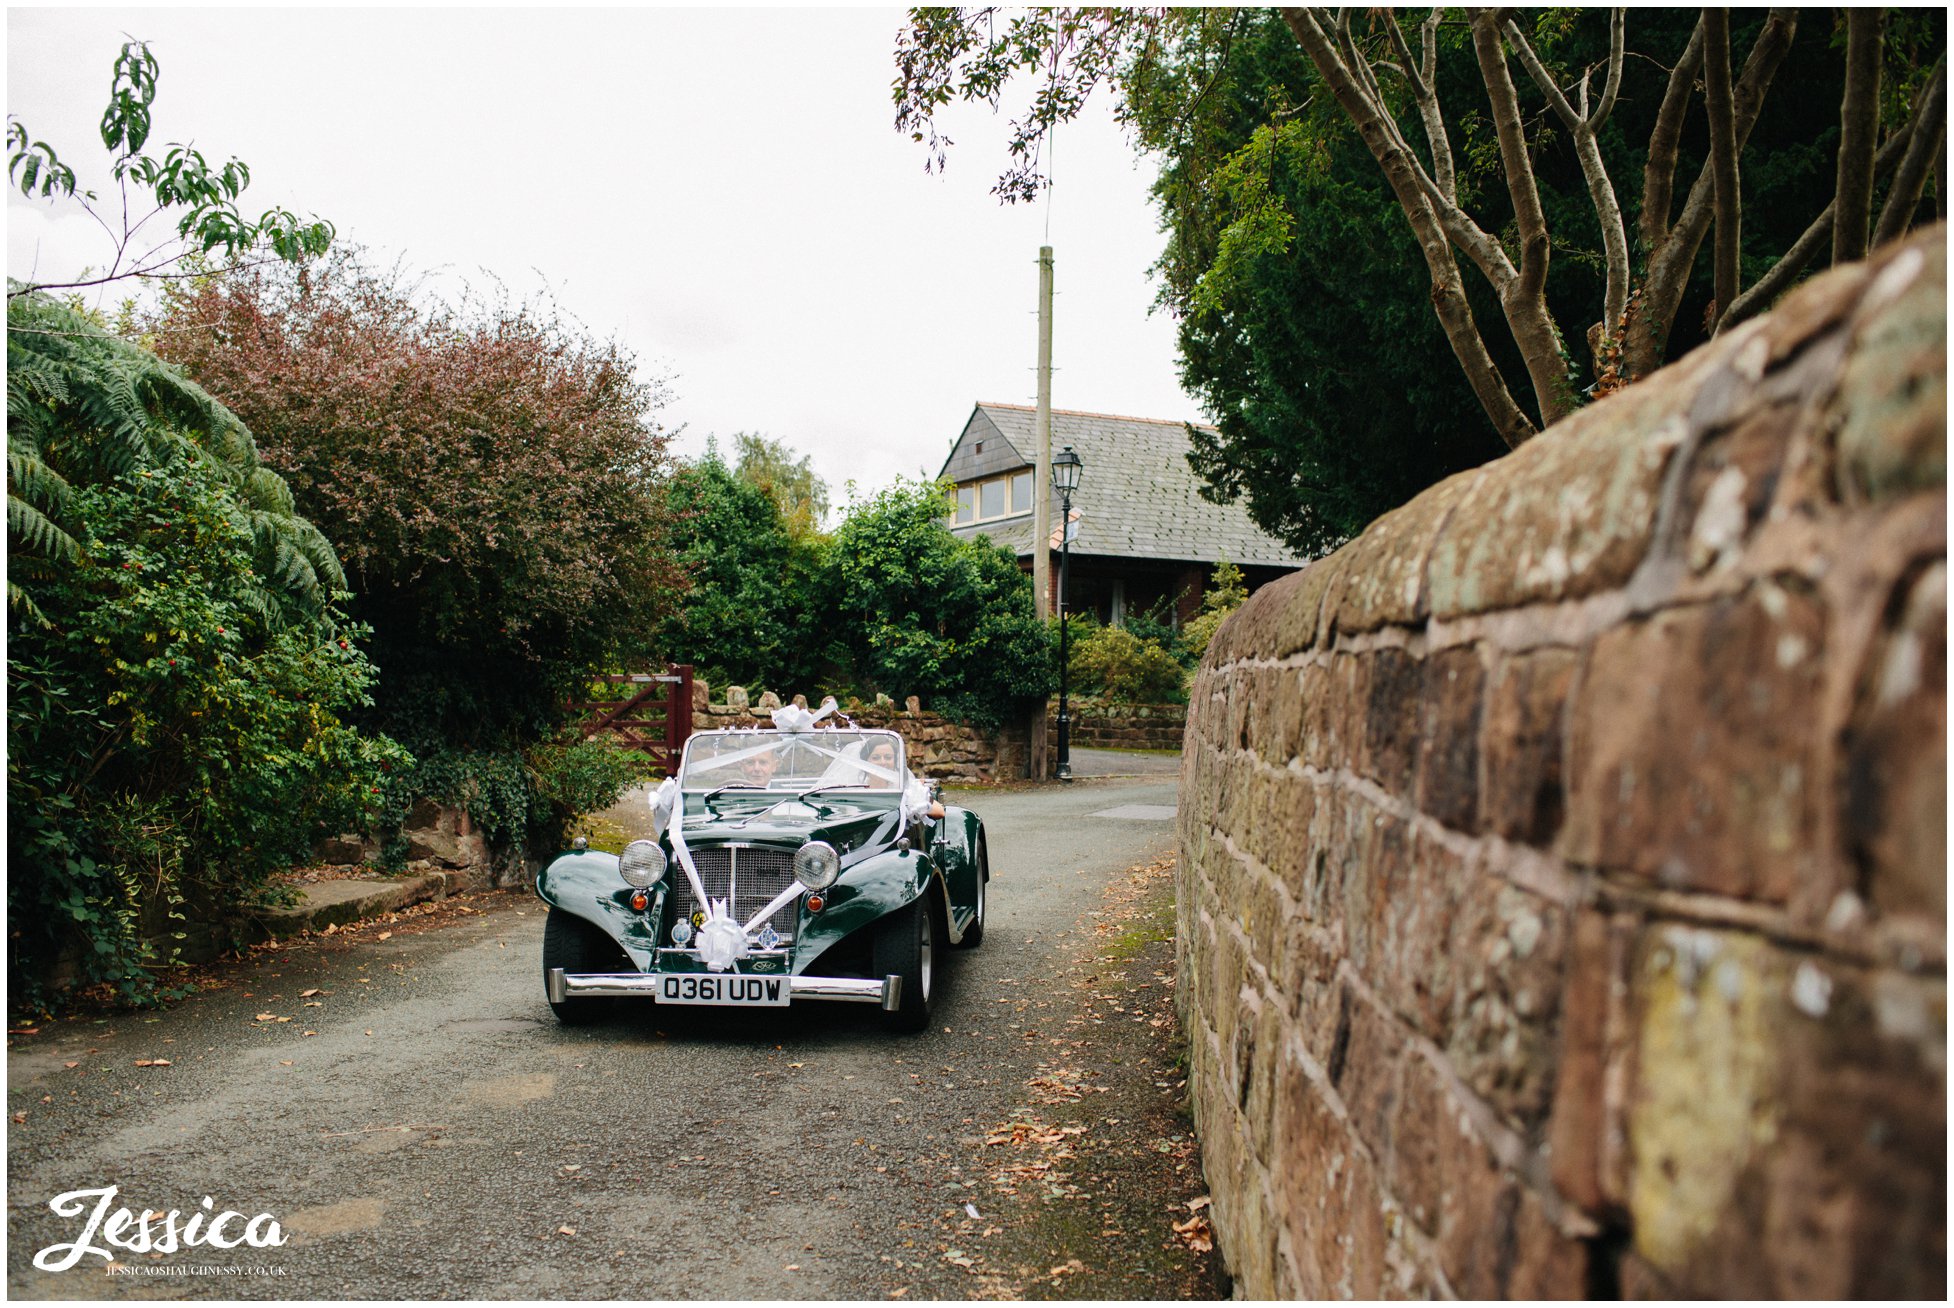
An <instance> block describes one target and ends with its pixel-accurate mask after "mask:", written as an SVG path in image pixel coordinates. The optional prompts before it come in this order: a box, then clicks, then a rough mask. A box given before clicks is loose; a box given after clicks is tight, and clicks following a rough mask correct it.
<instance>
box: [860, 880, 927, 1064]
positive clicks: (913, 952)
mask: <svg viewBox="0 0 1954 1308" xmlns="http://www.w3.org/2000/svg"><path fill="white" fill-rule="evenodd" d="M929 893H930V892H928V891H925V892H924V895H923V897H922V898H920V899H917V900H915V901H914V902H912V903H911V904H909V905H908V906H907V907H904V908H899V909H897V910H896V911H895V912H893V913H891V914H889V915H888V916H887V917H885V918H883V919H882V922H881V924H880V925H879V926H877V927H876V930H875V947H874V950H873V957H874V960H875V975H876V977H877V978H881V977H885V976H890V975H894V976H899V977H901V978H902V995H901V998H900V1000H899V1006H898V1007H897V1009H896V1010H895V1011H894V1012H893V1013H891V1012H887V1011H885V1012H884V1013H883V1014H882V1020H883V1022H884V1024H885V1025H887V1026H888V1028H889V1029H890V1030H891V1031H900V1032H903V1033H905V1034H909V1033H913V1032H916V1031H921V1030H922V1029H923V1028H925V1027H927V1026H928V1025H929V1024H930V1003H931V1001H932V1000H933V999H935V997H936V995H935V986H936V964H937V962H938V959H937V957H936V940H937V931H936V914H935V913H933V912H931V911H930V903H929V898H928V896H929Z"/></svg>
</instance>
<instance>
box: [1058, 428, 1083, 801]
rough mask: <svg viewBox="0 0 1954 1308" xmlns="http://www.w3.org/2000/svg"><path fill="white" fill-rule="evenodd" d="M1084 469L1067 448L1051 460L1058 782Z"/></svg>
mask: <svg viewBox="0 0 1954 1308" xmlns="http://www.w3.org/2000/svg"><path fill="white" fill-rule="evenodd" d="M1084 468H1085V465H1084V464H1083V463H1080V462H1079V456H1078V455H1077V454H1074V453H1073V452H1072V447H1071V446H1070V445H1068V446H1066V447H1065V449H1064V450H1063V451H1062V452H1060V453H1059V454H1058V455H1056V456H1054V457H1053V459H1052V488H1053V489H1054V490H1056V491H1057V492H1058V498H1059V515H1058V539H1059V549H1058V779H1059V780H1060V781H1070V780H1071V779H1072V715H1071V714H1070V713H1069V712H1067V711H1066V710H1067V705H1066V694H1065V692H1066V689H1067V682H1068V674H1069V673H1070V671H1071V642H1070V640H1069V639H1068V637H1069V635H1070V632H1069V631H1068V628H1069V626H1070V624H1069V623H1068V622H1067V621H1066V619H1067V616H1068V615H1067V614H1066V611H1065V583H1066V580H1067V578H1068V576H1069V575H1070V573H1071V571H1072V492H1074V491H1076V490H1078V489H1079V474H1080V472H1081V471H1083V470H1084Z"/></svg>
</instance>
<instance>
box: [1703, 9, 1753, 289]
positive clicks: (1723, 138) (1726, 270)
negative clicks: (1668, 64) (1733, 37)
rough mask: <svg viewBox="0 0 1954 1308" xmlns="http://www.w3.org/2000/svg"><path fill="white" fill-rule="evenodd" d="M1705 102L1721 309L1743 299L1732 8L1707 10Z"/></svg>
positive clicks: (1716, 269) (1704, 14) (1704, 17)
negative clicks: (1739, 280) (1739, 268)
mask: <svg viewBox="0 0 1954 1308" xmlns="http://www.w3.org/2000/svg"><path fill="white" fill-rule="evenodd" d="M1703 108H1704V110H1705V111H1706V112H1707V113H1708V114H1709V117H1710V182H1711V186H1710V195H1711V200H1712V207H1713V208H1714V209H1715V211H1716V243H1715V246H1714V252H1713V260H1714V262H1713V267H1714V269H1715V276H1714V285H1715V287H1716V290H1715V295H1716V311H1717V312H1719V313H1721V312H1722V311H1723V310H1725V309H1727V308H1729V307H1730V306H1731V305H1733V304H1735V303H1736V302H1737V255H1738V251H1739V249H1740V245H1741V238H1742V235H1743V196H1742V194H1741V193H1740V192H1739V190H1738V182H1737V111H1736V107H1735V105H1734V104H1733V103H1732V101H1731V90H1730V11H1729V10H1728V9H1705V10H1704V11H1703Z"/></svg>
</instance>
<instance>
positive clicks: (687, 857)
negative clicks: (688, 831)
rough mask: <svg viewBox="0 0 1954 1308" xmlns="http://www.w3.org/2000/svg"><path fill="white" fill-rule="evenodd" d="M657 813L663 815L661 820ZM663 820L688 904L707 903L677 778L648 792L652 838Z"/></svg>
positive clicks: (668, 778) (666, 780)
mask: <svg viewBox="0 0 1954 1308" xmlns="http://www.w3.org/2000/svg"><path fill="white" fill-rule="evenodd" d="M660 814H663V815H664V817H663V818H662V819H661V817H660ZM667 820H669V821H670V823H671V833H672V853H674V854H676V855H677V856H678V865H679V866H680V867H681V868H683V869H684V870H685V879H686V881H687V882H688V883H689V884H690V885H691V887H692V902H693V903H695V904H707V903H710V902H711V901H709V900H708V899H707V898H706V883H705V882H704V881H702V880H700V879H699V869H698V868H697V867H696V866H694V865H693V862H692V851H691V849H690V848H688V847H687V845H686V843H685V796H684V795H683V794H682V793H680V791H679V788H678V778H677V777H666V778H665V779H664V780H663V781H662V782H660V783H659V785H658V789H656V790H654V791H652V792H651V825H652V832H653V834H654V835H655V834H657V832H658V830H659V828H660V827H662V826H664V824H665V821H667ZM719 970H721V971H723V970H724V969H719Z"/></svg>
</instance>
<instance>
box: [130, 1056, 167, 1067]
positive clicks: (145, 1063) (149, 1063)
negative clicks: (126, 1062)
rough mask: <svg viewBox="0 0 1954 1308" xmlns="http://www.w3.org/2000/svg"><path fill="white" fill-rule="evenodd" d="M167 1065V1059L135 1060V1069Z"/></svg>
mask: <svg viewBox="0 0 1954 1308" xmlns="http://www.w3.org/2000/svg"><path fill="white" fill-rule="evenodd" d="M169 1065H170V1060H169V1059H167V1058H138V1059H137V1060H136V1066H137V1067H168V1066H169Z"/></svg>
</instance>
